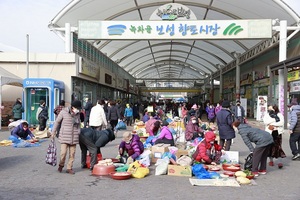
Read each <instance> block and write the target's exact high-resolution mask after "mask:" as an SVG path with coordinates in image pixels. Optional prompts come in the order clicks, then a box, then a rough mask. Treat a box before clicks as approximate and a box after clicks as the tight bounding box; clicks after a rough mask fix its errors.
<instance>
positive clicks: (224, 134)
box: [217, 101, 235, 151]
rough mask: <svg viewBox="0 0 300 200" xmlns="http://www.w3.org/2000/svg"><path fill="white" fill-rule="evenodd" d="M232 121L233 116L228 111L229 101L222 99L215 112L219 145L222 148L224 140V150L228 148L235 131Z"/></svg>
mask: <svg viewBox="0 0 300 200" xmlns="http://www.w3.org/2000/svg"><path fill="white" fill-rule="evenodd" d="M233 121H234V120H233V116H232V113H231V111H230V102H229V101H223V102H222V109H221V110H220V111H219V112H218V113H217V125H218V129H219V135H220V145H221V147H222V148H224V144H225V141H226V145H225V151H229V150H230V146H231V143H232V139H233V138H235V132H234V130H233V128H232V123H233Z"/></svg>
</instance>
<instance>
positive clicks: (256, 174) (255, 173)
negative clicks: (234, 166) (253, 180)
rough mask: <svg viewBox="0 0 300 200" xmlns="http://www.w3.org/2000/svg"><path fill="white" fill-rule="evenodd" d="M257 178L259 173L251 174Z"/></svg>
mask: <svg viewBox="0 0 300 200" xmlns="http://www.w3.org/2000/svg"><path fill="white" fill-rule="evenodd" d="M251 173H252V174H253V175H254V176H255V177H258V175H259V174H258V172H251Z"/></svg>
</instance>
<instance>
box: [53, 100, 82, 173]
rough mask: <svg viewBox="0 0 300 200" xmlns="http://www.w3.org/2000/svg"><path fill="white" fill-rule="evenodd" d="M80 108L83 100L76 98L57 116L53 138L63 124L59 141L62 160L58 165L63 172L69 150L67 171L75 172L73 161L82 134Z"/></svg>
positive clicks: (59, 170)
mask: <svg viewBox="0 0 300 200" xmlns="http://www.w3.org/2000/svg"><path fill="white" fill-rule="evenodd" d="M80 109H81V102H80V101H78V100H75V101H73V102H72V103H71V106H69V107H65V108H64V109H62V110H61V111H60V113H59V115H58V116H57V118H56V120H55V123H54V126H53V129H52V133H51V138H52V139H53V138H54V137H55V135H56V133H57V128H58V127H59V125H60V126H61V129H60V132H59V136H58V141H59V142H60V152H61V153H60V161H59V166H58V169H57V170H58V172H62V170H63V168H64V165H65V161H66V157H67V153H68V151H69V156H68V158H69V160H68V163H67V171H66V172H67V173H69V174H75V172H74V170H73V163H74V160H75V152H76V145H77V144H79V134H80Z"/></svg>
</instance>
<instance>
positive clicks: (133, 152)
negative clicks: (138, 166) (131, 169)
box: [119, 131, 144, 164]
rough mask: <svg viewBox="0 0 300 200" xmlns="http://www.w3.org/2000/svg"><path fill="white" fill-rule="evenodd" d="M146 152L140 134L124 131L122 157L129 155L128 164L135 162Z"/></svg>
mask: <svg viewBox="0 0 300 200" xmlns="http://www.w3.org/2000/svg"><path fill="white" fill-rule="evenodd" d="M143 152H144V145H143V143H142V142H141V140H140V137H139V136H138V135H135V134H134V135H133V134H131V133H130V132H128V131H126V132H124V133H123V140H122V142H121V143H120V145H119V154H120V156H121V157H123V156H125V157H126V156H127V162H126V163H127V164H131V163H132V162H134V161H135V160H136V159H137V158H138V157H139V156H140V155H141V154H142V153H143Z"/></svg>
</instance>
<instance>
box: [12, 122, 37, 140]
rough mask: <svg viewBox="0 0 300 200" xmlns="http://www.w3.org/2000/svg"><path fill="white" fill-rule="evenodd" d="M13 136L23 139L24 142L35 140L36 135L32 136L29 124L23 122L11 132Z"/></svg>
mask: <svg viewBox="0 0 300 200" xmlns="http://www.w3.org/2000/svg"><path fill="white" fill-rule="evenodd" d="M11 135H12V136H15V137H16V138H18V139H22V140H27V139H30V138H31V139H33V140H35V137H34V135H33V134H32V132H31V131H30V130H29V128H28V123H27V122H22V123H21V124H19V125H18V126H16V127H15V128H14V129H13V130H12V131H11ZM28 136H30V138H28Z"/></svg>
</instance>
